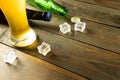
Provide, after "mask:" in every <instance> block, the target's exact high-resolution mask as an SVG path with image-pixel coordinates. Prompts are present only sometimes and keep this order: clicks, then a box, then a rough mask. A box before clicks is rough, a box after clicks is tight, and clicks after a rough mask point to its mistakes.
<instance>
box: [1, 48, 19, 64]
mask: <svg viewBox="0 0 120 80" xmlns="http://www.w3.org/2000/svg"><path fill="white" fill-rule="evenodd" d="M16 59H17V56H16V52H15V51H14V50H11V51H9V52H8V53H6V54H4V55H3V60H4V62H6V63H8V64H13V63H14V61H15V60H16Z"/></svg>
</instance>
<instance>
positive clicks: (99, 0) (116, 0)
mask: <svg viewBox="0 0 120 80" xmlns="http://www.w3.org/2000/svg"><path fill="white" fill-rule="evenodd" d="M75 1H79V2H85V3H90V4H95V5H100V6H104V7H109V8H113V9H120V0H75Z"/></svg>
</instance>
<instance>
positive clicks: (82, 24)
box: [74, 22, 86, 32]
mask: <svg viewBox="0 0 120 80" xmlns="http://www.w3.org/2000/svg"><path fill="white" fill-rule="evenodd" d="M85 28H86V23H85V22H77V23H75V25H74V30H75V31H80V32H83V31H84V30H85Z"/></svg>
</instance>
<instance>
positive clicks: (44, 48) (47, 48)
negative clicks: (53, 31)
mask: <svg viewBox="0 0 120 80" xmlns="http://www.w3.org/2000/svg"><path fill="white" fill-rule="evenodd" d="M37 49H38V52H39V53H40V54H42V55H44V56H46V55H47V53H48V52H50V51H51V48H50V45H49V44H48V43H45V42H42V43H41V44H40V45H39V46H37Z"/></svg>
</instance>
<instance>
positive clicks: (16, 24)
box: [0, 0, 37, 47]
mask: <svg viewBox="0 0 120 80" xmlns="http://www.w3.org/2000/svg"><path fill="white" fill-rule="evenodd" d="M25 2H26V1H25V0H0V7H1V9H2V11H3V13H4V15H5V17H6V19H7V22H8V24H9V27H10V32H11V33H10V34H11V35H10V37H11V44H12V45H14V46H16V47H26V46H29V45H31V44H33V43H34V42H35V41H36V38H37V37H36V34H35V32H34V31H33V29H32V28H31V27H30V26H29V24H28V20H27V15H26V5H25Z"/></svg>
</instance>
